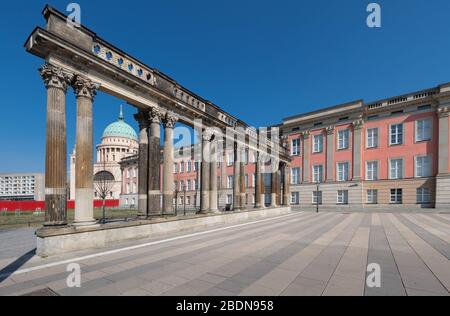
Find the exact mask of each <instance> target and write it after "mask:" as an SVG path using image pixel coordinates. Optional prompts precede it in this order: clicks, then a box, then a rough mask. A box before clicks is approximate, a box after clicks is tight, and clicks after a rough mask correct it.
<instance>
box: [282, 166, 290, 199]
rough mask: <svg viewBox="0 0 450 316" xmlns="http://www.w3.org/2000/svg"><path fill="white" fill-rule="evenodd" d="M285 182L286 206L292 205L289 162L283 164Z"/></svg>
mask: <svg viewBox="0 0 450 316" xmlns="http://www.w3.org/2000/svg"><path fill="white" fill-rule="evenodd" d="M283 172H284V182H283V194H284V201H283V205H284V206H291V170H290V168H289V165H288V164H287V163H284V164H283Z"/></svg>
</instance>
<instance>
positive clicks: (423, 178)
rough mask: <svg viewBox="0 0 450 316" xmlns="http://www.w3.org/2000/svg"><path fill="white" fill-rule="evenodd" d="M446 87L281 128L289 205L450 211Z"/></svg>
mask: <svg viewBox="0 0 450 316" xmlns="http://www.w3.org/2000/svg"><path fill="white" fill-rule="evenodd" d="M449 105H450V84H445V85H441V86H439V87H436V88H434V89H429V90H425V91H420V92H416V93H411V94H407V95H403V96H399V97H394V98H390V99H385V100H381V101H378V102H374V103H370V104H365V103H364V102H363V101H356V102H351V103H348V104H344V105H339V106H335V107H331V108H327V109H323V110H319V111H315V112H312V113H307V114H303V115H299V116H295V117H291V118H287V119H285V120H284V121H283V125H282V130H283V135H284V136H285V137H287V139H288V143H289V147H290V151H291V156H292V163H291V204H292V205H294V206H295V205H296V206H299V207H303V208H308V207H314V206H315V205H316V204H317V202H318V203H319V204H321V205H322V207H329V208H333V209H337V210H340V209H349V210H351V209H355V210H361V209H381V210H382V209H386V207H389V209H392V208H393V207H395V208H408V209H414V208H434V207H437V208H443V209H448V208H450V175H449V170H450V164H449V154H450V153H449V137H450V135H449V128H448V126H449Z"/></svg>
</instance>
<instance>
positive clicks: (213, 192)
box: [209, 136, 219, 213]
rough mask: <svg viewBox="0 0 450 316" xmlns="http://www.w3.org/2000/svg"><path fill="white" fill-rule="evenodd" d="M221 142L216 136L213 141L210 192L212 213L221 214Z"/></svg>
mask: <svg viewBox="0 0 450 316" xmlns="http://www.w3.org/2000/svg"><path fill="white" fill-rule="evenodd" d="M218 143H219V140H218V139H217V136H214V138H213V140H212V141H211V164H210V169H211V170H210V180H209V181H210V188H211V189H210V192H209V208H210V212H211V213H218V212H219V201H218V192H217V188H218V185H217V182H218V181H217V160H218V155H217V147H218Z"/></svg>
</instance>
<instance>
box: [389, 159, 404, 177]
mask: <svg viewBox="0 0 450 316" xmlns="http://www.w3.org/2000/svg"><path fill="white" fill-rule="evenodd" d="M389 174H390V179H392V180H396V179H403V159H392V160H391V161H390V173H389Z"/></svg>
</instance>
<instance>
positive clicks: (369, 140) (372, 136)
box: [366, 127, 380, 149]
mask: <svg viewBox="0 0 450 316" xmlns="http://www.w3.org/2000/svg"><path fill="white" fill-rule="evenodd" d="M379 135H380V134H379V129H378V127H374V128H368V129H367V131H366V148H367V149H371V148H378V141H379Z"/></svg>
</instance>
